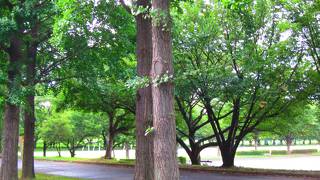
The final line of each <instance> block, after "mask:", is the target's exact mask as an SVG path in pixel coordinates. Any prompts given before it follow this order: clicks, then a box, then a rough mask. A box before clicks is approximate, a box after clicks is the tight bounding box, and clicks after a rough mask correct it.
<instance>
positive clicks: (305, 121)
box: [258, 102, 317, 154]
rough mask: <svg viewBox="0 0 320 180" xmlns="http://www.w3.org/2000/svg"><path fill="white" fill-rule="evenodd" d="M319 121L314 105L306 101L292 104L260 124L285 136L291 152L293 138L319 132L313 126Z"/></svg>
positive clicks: (265, 128)
mask: <svg viewBox="0 0 320 180" xmlns="http://www.w3.org/2000/svg"><path fill="white" fill-rule="evenodd" d="M316 121H317V118H316V111H315V109H314V106H312V105H310V104H307V103H306V102H299V103H297V104H294V105H293V106H290V108H288V109H286V111H284V112H282V113H281V114H280V115H279V116H278V117H276V118H273V119H272V120H270V121H268V122H264V123H262V124H261V125H260V126H258V128H259V129H262V130H266V131H269V132H272V133H274V134H276V135H278V136H279V137H280V138H283V139H284V141H285V142H286V145H287V152H288V153H289V154H290V153H291V145H292V143H293V140H294V139H296V138H299V137H310V136H311V135H312V134H314V133H317V128H316V129H314V128H312V126H313V125H314V124H315V122H316Z"/></svg>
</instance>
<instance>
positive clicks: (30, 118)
mask: <svg viewBox="0 0 320 180" xmlns="http://www.w3.org/2000/svg"><path fill="white" fill-rule="evenodd" d="M36 53H37V46H36V45H34V44H33V45H31V46H30V47H29V49H28V58H27V75H26V76H27V85H28V86H29V87H28V88H30V94H29V95H28V96H27V98H26V99H27V107H26V109H25V111H24V145H23V146H24V148H23V159H22V178H23V179H33V178H34V177H35V173H34V147H35V136H34V130H35V113H34V112H35V105H34V96H35V89H34V88H35V84H34V80H35V76H36Z"/></svg>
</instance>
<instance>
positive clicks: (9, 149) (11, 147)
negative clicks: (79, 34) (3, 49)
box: [0, 37, 22, 180]
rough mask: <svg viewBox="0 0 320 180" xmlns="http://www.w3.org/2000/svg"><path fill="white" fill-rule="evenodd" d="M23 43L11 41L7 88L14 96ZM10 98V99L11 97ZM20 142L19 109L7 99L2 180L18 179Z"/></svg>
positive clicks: (16, 39)
mask: <svg viewBox="0 0 320 180" xmlns="http://www.w3.org/2000/svg"><path fill="white" fill-rule="evenodd" d="M21 45H22V42H21V40H19V39H18V38H17V37H13V38H12V39H11V45H10V48H9V49H8V53H9V69H8V84H7V88H8V91H9V96H12V95H13V94H14V92H15V91H16V90H19V88H20V82H19V81H20V78H19V76H20V65H19V63H20V62H19V61H21V55H22V54H21ZM9 98H10V97H9ZM18 140H19V107H18V105H16V104H13V103H12V102H10V99H7V101H6V104H5V114H4V130H3V152H2V162H1V173H0V179H1V180H17V179H18V162H17V160H18Z"/></svg>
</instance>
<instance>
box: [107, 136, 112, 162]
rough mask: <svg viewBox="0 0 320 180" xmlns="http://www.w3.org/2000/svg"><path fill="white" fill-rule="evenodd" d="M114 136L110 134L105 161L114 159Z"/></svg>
mask: <svg viewBox="0 0 320 180" xmlns="http://www.w3.org/2000/svg"><path fill="white" fill-rule="evenodd" d="M112 146H113V134H109V137H108V144H107V149H106V155H105V159H112V154H111V153H112V150H113V147H112Z"/></svg>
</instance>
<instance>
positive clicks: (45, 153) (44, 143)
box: [43, 141, 47, 157]
mask: <svg viewBox="0 0 320 180" xmlns="http://www.w3.org/2000/svg"><path fill="white" fill-rule="evenodd" d="M46 156H47V142H46V141H43V157H46Z"/></svg>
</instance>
